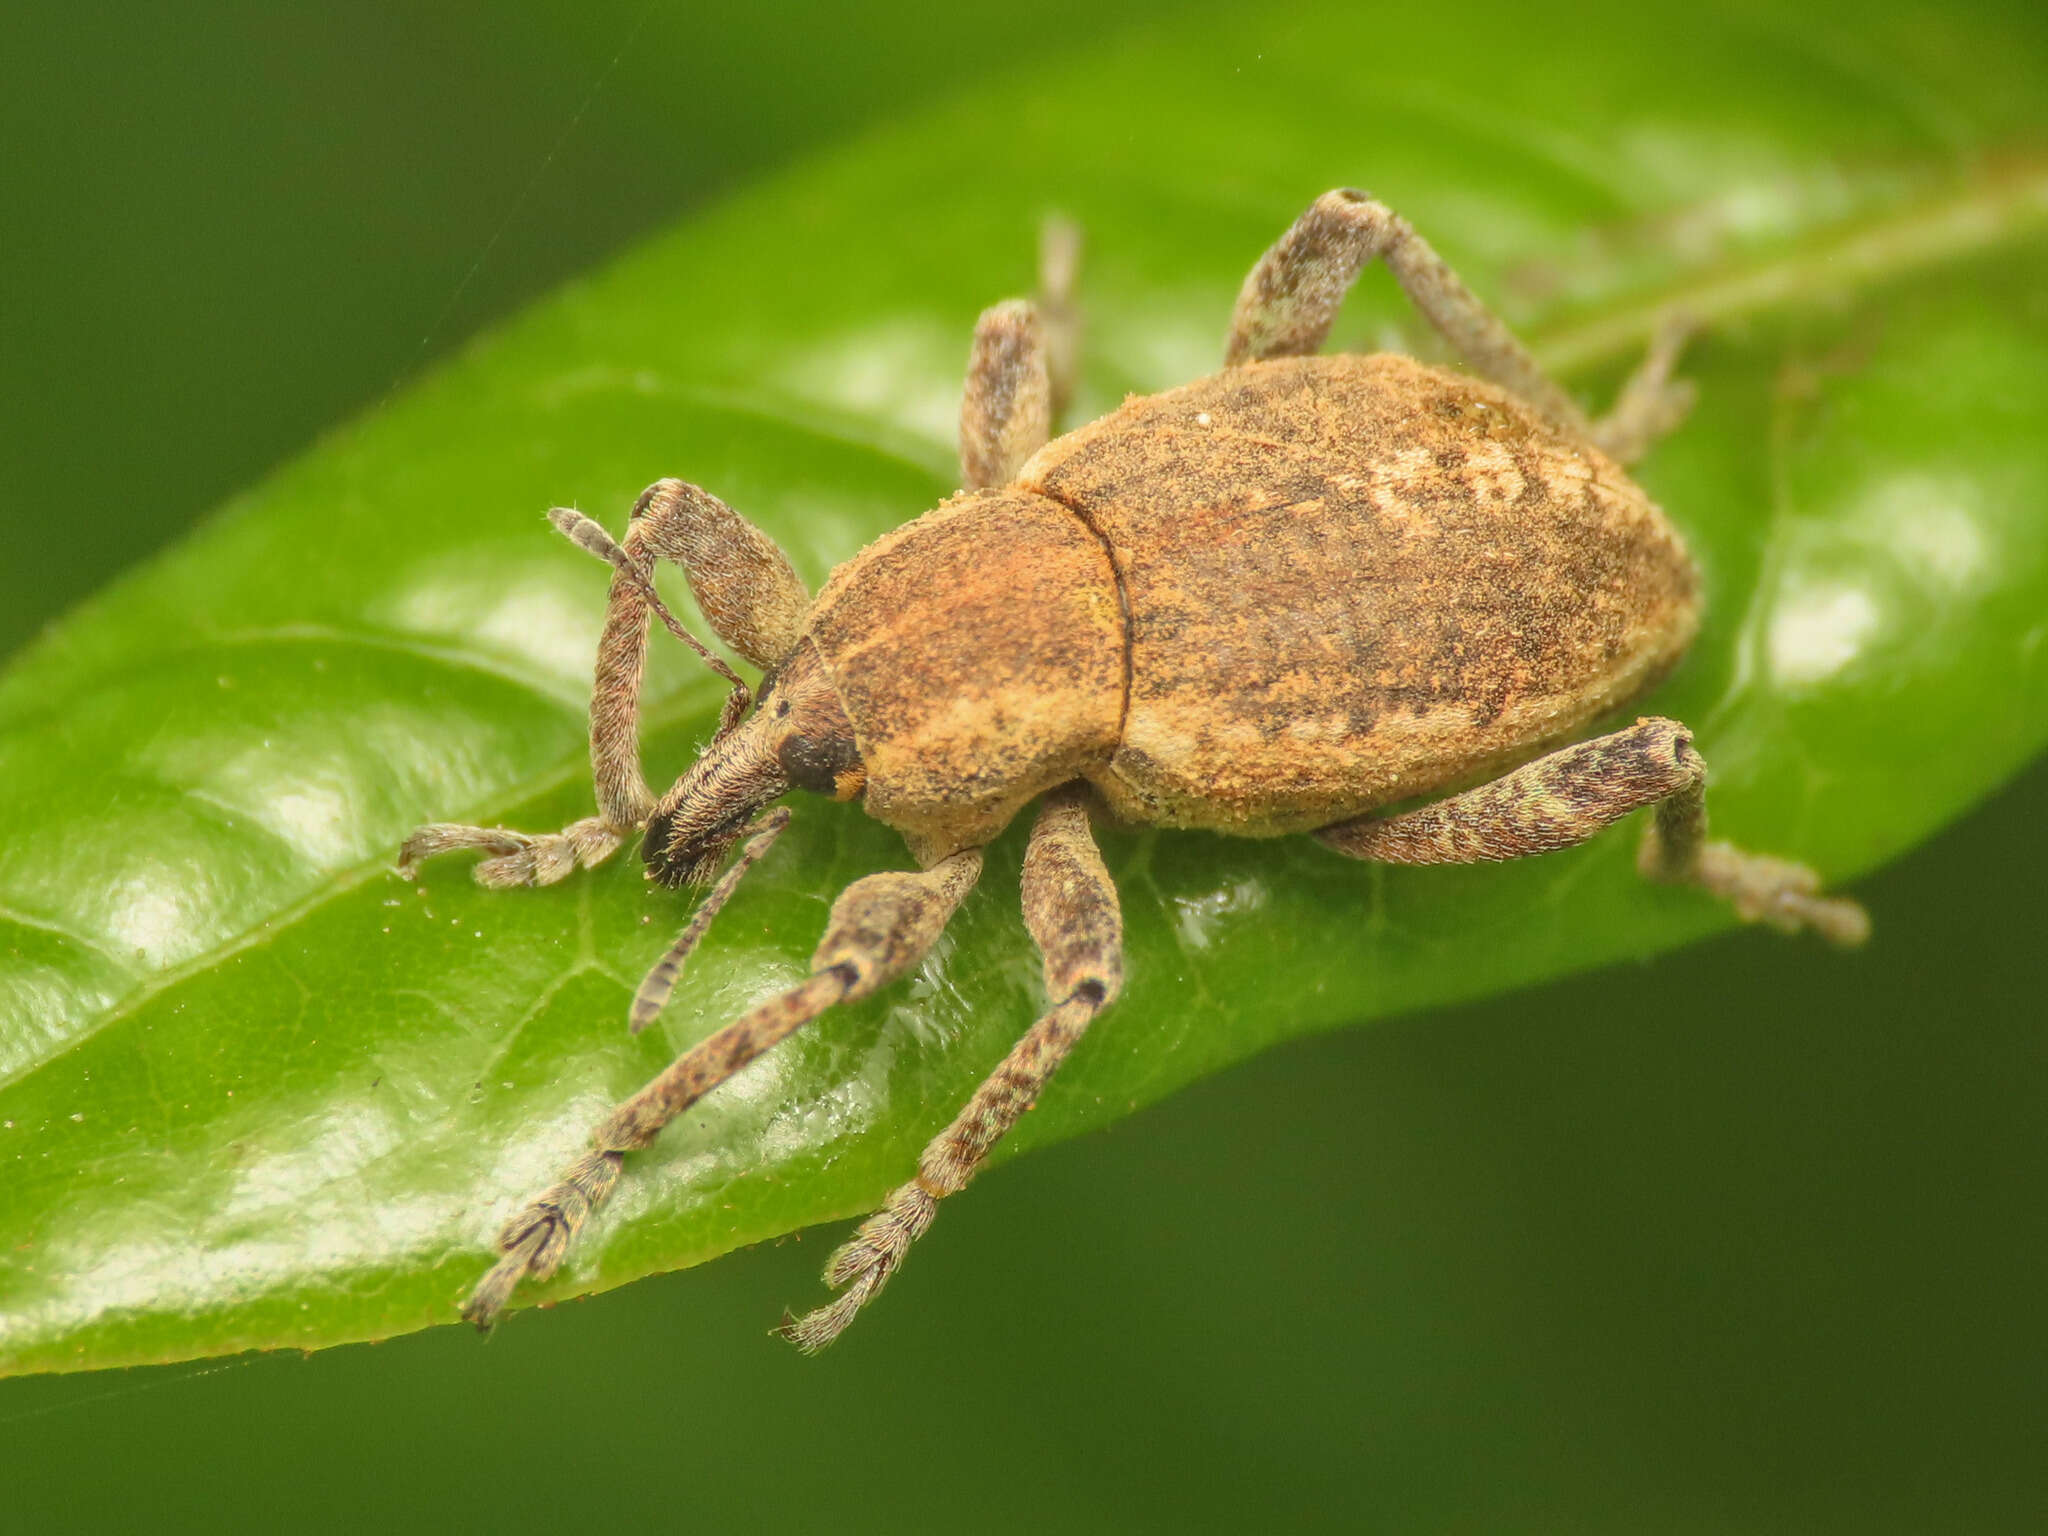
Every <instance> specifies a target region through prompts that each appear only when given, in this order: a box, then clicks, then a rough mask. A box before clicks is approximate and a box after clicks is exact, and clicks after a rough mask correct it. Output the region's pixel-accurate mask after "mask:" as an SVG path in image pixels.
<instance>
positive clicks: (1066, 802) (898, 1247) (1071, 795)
mask: <svg viewBox="0 0 2048 1536" xmlns="http://www.w3.org/2000/svg"><path fill="white" fill-rule="evenodd" d="M1087 804H1088V802H1087V798H1086V791H1085V790H1083V789H1082V788H1080V787H1079V786H1069V787H1067V788H1065V789H1061V790H1057V791H1055V792H1054V793H1053V794H1051V795H1050V796H1048V797H1047V798H1046V800H1045V802H1044V804H1043V805H1042V806H1041V807H1040V809H1039V813H1038V820H1037V822H1036V824H1035V825H1034V826H1033V827H1032V829H1031V843H1030V847H1029V849H1028V851H1027V852H1026V853H1025V855H1024V921H1025V923H1026V925H1027V926H1028V927H1029V928H1030V930H1031V936H1032V937H1033V938H1034V939H1036V940H1037V942H1038V947H1039V950H1040V952H1041V953H1042V954H1043V956H1044V958H1045V987H1046V992H1047V994H1048V995H1049V996H1051V997H1054V998H1057V999H1058V1001H1057V1002H1056V1003H1055V1004H1054V1005H1053V1007H1052V1008H1051V1010H1050V1011H1048V1012H1047V1013H1046V1014H1045V1015H1044V1016H1043V1017H1041V1018H1040V1019H1039V1020H1038V1022H1037V1023H1035V1024H1033V1025H1032V1026H1031V1028H1030V1029H1029V1030H1027V1031H1026V1032H1025V1034H1024V1036H1023V1038H1022V1039H1020V1040H1019V1041H1018V1042H1017V1044H1016V1045H1015V1046H1014V1047H1012V1048H1011V1050H1010V1054H1009V1055H1008V1056H1006V1057H1004V1058H1003V1062H1002V1065H1000V1066H999V1067H997V1068H996V1070H995V1071H994V1072H992V1073H991V1074H990V1075H989V1077H988V1080H987V1081H986V1082H984V1083H983V1084H982V1085H981V1086H980V1087H979V1088H978V1089H976V1090H975V1093H974V1097H973V1098H971V1099H969V1100H968V1101H967V1104H966V1107H965V1108H963V1109H962V1110H961V1111H960V1113H959V1114H958V1115H957V1116H955V1117H954V1119H953V1123H952V1124H951V1125H949V1126H947V1127H946V1129H945V1130H943V1131H941V1132H940V1133H939V1134H938V1135H937V1136H936V1137H934V1138H933V1139H932V1141H931V1143H930V1144H929V1145H928V1146H927V1147H926V1148H925V1150H924V1155H923V1156H922V1157H921V1158H919V1159H918V1172H917V1177H916V1178H914V1179H912V1180H911V1181H910V1182H909V1183H907V1184H905V1185H903V1186H901V1187H900V1188H898V1189H897V1190H896V1192H895V1193H894V1194H892V1195H890V1196H889V1200H888V1203H887V1204H886V1205H884V1206H883V1208H882V1209H881V1210H880V1211H878V1212H876V1213H875V1214H874V1215H873V1216H871V1217H869V1218H868V1219H867V1221H866V1222H864V1223H863V1224H862V1225H861V1227H860V1229H859V1231H857V1232H856V1233H855V1234H854V1235H853V1237H852V1239H851V1240H850V1241H848V1242H847V1243H846V1244H845V1245H844V1246H843V1247H841V1248H840V1249H839V1250H838V1251H837V1252H836V1253H834V1254H833V1255H832V1258H831V1260H830V1262H829V1263H828V1264H827V1265H826V1268H825V1283H826V1284H827V1285H828V1286H831V1287H832V1288H833V1289H835V1290H838V1291H840V1293H841V1294H840V1295H839V1297H838V1298H837V1299H836V1300H834V1301H832V1302H831V1303H830V1304H828V1305H826V1306H824V1307H820V1308H819V1309H818V1310H816V1311H814V1312H811V1313H808V1314H806V1315H805V1316H803V1317H800V1318H785V1319H784V1320H783V1324H782V1327H781V1329H780V1330H779V1332H780V1333H781V1334H782V1336H783V1337H784V1338H786V1339H788V1340H789V1341H790V1342H791V1343H793V1344H795V1345H796V1346H797V1348H799V1349H801V1350H803V1351H804V1353H806V1354H814V1353H816V1352H817V1351H818V1350H821V1349H823V1348H824V1347H825V1346H826V1345H827V1344H830V1343H831V1342H832V1341H833V1340H834V1339H836V1338H838V1337H839V1335H840V1334H841V1333H842V1332H843V1331H844V1330H845V1328H846V1325H847V1324H848V1323H850V1322H852V1321H853V1318H854V1315H855V1314H856V1313H857V1312H859V1311H860V1309H861V1308H862V1307H863V1306H865V1305H866V1304H867V1303H868V1302H869V1301H871V1300H873V1299H874V1297H875V1296H876V1294H877V1293H879V1292H880V1291H881V1289H882V1287H883V1286H884V1285H886V1284H887V1283H888V1281H889V1277H890V1276H891V1275H892V1274H894V1273H895V1272H896V1269H897V1267H898V1266H899V1265H901V1264H902V1262H903V1259H904V1256H905V1255H906V1254H907V1253H908V1252H909V1251H910V1246H911V1244H913V1243H914V1242H916V1241H917V1239H918V1238H920V1237H921V1236H923V1235H924V1232H925V1229H926V1228H928V1227H929V1226H930V1225H931V1223H932V1217H933V1216H934V1215H935V1214H936V1212H937V1210H938V1203H939V1201H940V1200H942V1199H944V1198H945V1197H946V1196H947V1195H951V1194H957V1193H958V1192H959V1191H961V1190H963V1189H965V1188H966V1187H967V1184H968V1181H969V1180H971V1179H972V1178H973V1177H974V1175H975V1173H976V1172H977V1171H978V1170H979V1169H980V1167H981V1165H982V1163H983V1162H984V1161H985V1160H986V1159H987V1157H988V1155H989V1153H990V1151H991V1150H992V1149H993V1148H994V1147H995V1145H996V1143H997V1142H998V1141H1000V1140H1001V1139H1002V1138H1003V1135H1004V1133H1005V1132H1007V1131H1008V1130H1009V1129H1010V1128H1011V1127H1012V1126H1014V1125H1015V1124H1016V1123H1017V1121H1018V1120H1019V1119H1020V1118H1021V1117H1022V1116H1023V1114H1024V1112H1025V1111H1026V1110H1028V1109H1029V1108H1030V1107H1031V1106H1032V1104H1033V1103H1034V1102H1036V1101H1037V1098H1038V1095H1039V1094H1040V1092H1042V1091H1043V1089H1044V1088H1045V1085H1046V1083H1047V1082H1048V1081H1049V1080H1050V1079H1051V1077H1052V1075H1053V1073H1054V1072H1055V1071H1056V1070H1058V1068H1059V1065H1060V1063H1061V1062H1063V1061H1064V1060H1066V1058H1067V1053H1068V1052H1069V1051H1071V1050H1072V1049H1073V1048H1074V1045H1075V1043H1076V1042H1077V1041H1079V1040H1080V1038H1081V1036H1082V1034H1083V1033H1084V1032H1085V1031H1086V1030H1087V1028H1088V1025H1089V1024H1090V1023H1091V1022H1092V1021H1093V1020H1094V1018H1095V1016H1096V1015H1097V1014H1098V1013H1100V1012H1101V1011H1102V1010H1103V1009H1104V1008H1106V1007H1108V1006H1109V1004H1110V1001H1111V1000H1112V999H1113V998H1115V996H1116V994H1117V991H1118V989H1119V988H1120V987H1121V986H1122V985H1123V916H1122V912H1121V909H1120V908H1119V906H1118V904H1117V895H1116V886H1115V885H1114V884H1113V883H1112V882H1111V880H1110V878H1109V872H1108V870H1107V869H1106V868H1104V866H1103V862H1102V855H1101V854H1100V853H1099V852H1097V850H1096V847H1095V839H1094V837H1093V836H1092V835H1091V834H1090V832H1089V828H1088V810H1087Z"/></svg>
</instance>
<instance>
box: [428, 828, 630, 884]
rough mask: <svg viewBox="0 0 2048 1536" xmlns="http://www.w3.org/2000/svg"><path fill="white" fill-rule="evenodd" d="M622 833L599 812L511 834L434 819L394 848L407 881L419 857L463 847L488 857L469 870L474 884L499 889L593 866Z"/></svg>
mask: <svg viewBox="0 0 2048 1536" xmlns="http://www.w3.org/2000/svg"><path fill="white" fill-rule="evenodd" d="M624 840H625V834H624V833H623V832H621V831H619V830H618V829H617V828H614V827H612V826H609V825H608V824H607V823H606V822H605V820H604V818H603V817H601V816H586V817H585V818H584V819H583V820H581V821H576V822H571V823H570V824H569V825H568V826H566V827H564V828H563V829H562V830H561V831H559V832H514V831H512V830H511V829H510V828H508V827H471V826H464V825H462V824H461V823H459V822H451V821H437V822H433V823H431V824H429V825H427V826H424V827H421V828H419V829H418V830H417V831H415V832H414V833H413V834H412V836H410V837H408V838H407V839H406V840H405V842H404V844H403V845H402V846H401V847H400V848H399V850H398V872H399V874H401V875H403V876H404V877H405V878H406V879H408V880H410V879H412V877H413V876H414V875H415V874H417V873H418V872H419V866H420V861H421V860H422V859H431V858H433V857H434V856H435V855H436V854H441V853H451V852H454V851H455V850H457V849H462V848H478V849H481V850H483V851H484V852H485V853H488V854H490V855H491V857H489V858H487V859H484V860H483V861H481V862H480V863H479V864H478V865H477V866H476V869H475V871H474V874H475V876H476V881H477V884H479V885H487V886H490V887H491V888H492V889H494V890H503V889H506V888H508V887H510V886H515V885H553V884H554V883H555V882H556V881H558V880H561V879H564V878H565V877H567V876H568V874H569V873H570V872H571V871H572V870H574V869H576V868H577V867H578V866H579V865H580V866H582V867H583V868H585V869H593V868H595V867H596V866H597V865H599V864H602V863H603V862H604V861H605V860H606V859H608V858H610V857H611V856H612V854H613V853H614V852H616V851H617V849H618V846H619V844H620V843H621V842H623V841H624Z"/></svg>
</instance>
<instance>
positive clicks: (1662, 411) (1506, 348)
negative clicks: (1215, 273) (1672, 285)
mask: <svg viewBox="0 0 2048 1536" xmlns="http://www.w3.org/2000/svg"><path fill="white" fill-rule="evenodd" d="M1375 257H1378V258H1380V259H1381V260H1383V261H1385V262H1386V264H1387V266H1388V268H1389V269H1390V270H1391V271H1392V272H1393V274H1394V276H1395V278H1396V279H1397V280H1398V281H1399V282H1400V284H1401V288H1402V290H1403V291H1404V292H1405V293H1406V294H1407V295H1408V298H1409V301H1410V302H1411V303H1413V304H1414V305H1415V307H1416V308H1417V309H1419V310H1420V311H1421V312H1422V315H1423V318H1425V319H1426V320H1428V321H1429V323H1430V324H1431V325H1432V326H1434V327H1435V328H1436V330H1437V331H1438V332H1439V333H1440V334H1441V335H1442V336H1443V337H1444V338H1445V339H1446V340H1447V341H1449V342H1450V343H1451V345H1452V346H1454V347H1456V348H1457V350H1458V352H1459V354H1460V355H1461V356H1463V358H1464V359H1465V361H1466V362H1467V363H1469V364H1470V365H1471V366H1472V368H1473V369H1475V370H1476V371H1477V372H1478V373H1479V374H1481V375H1482V376H1483V377H1485V378H1488V379H1491V380H1492V381H1493V382H1494V383H1496V384H1498V385H1500V386H1501V387H1502V388H1504V389H1506V390H1508V391H1510V392H1511V393H1513V394H1515V395H1517V396H1519V397H1520V398H1521V399H1522V400H1524V401H1526V402H1527V403H1528V404H1529V405H1531V406H1533V407H1535V409H1536V410H1538V411H1540V412H1541V413H1542V414H1543V415H1545V416H1548V417H1549V418H1550V419H1551V420H1552V421H1554V422H1556V423H1557V424H1558V425H1559V426H1562V427H1566V428H1568V429H1570V430H1572V431H1574V432H1577V433H1579V434H1581V435H1582V436H1585V437H1587V438H1588V439H1590V440H1591V441H1592V442H1594V443H1595V444H1596V446H1598V447H1600V448H1602V449H1606V450H1607V451H1610V452H1613V453H1615V456H1616V457H1618V458H1621V459H1622V460H1624V462H1625V461H1626V460H1627V459H1629V458H1632V457H1635V456H1636V455H1638V454H1640V453H1641V452H1642V451H1643V449H1644V448H1646V447H1647V446H1648V444H1649V442H1650V441H1651V440H1652V439H1653V438H1654V437H1656V436H1657V435H1658V434H1659V433H1660V432H1663V431H1666V430H1668V429H1669V428H1670V427H1672V426H1674V425H1676V423H1677V421H1678V419H1679V418H1680V417H1681V416H1683V415H1684V413H1685V409H1686V407H1687V406H1688V405H1689V404H1690V403H1691V398H1692V397H1691V394H1690V392H1689V390H1688V389H1687V387H1686V386H1685V385H1683V384H1680V383H1673V382H1672V381H1671V379H1670V372H1671V366H1672V364H1673V363H1674V362H1675V361H1676V360H1677V356H1678V352H1679V349H1680V347H1681V346H1682V345H1683V342H1684V328H1683V326H1682V325H1667V326H1666V328H1665V330H1664V332H1662V333H1660V336H1659V339H1658V341H1657V342H1656V343H1654V344H1653V345H1652V347H1651V351H1650V355H1649V357H1648V358H1647V359H1646V360H1645V363H1644V366H1643V367H1642V368H1641V369H1639V370H1638V371H1637V374H1636V377H1635V378H1634V379H1632V380H1631V381H1630V383H1629V385H1628V386H1627V387H1626V388H1624V390H1623V391H1622V398H1621V401H1620V403H1619V404H1618V405H1617V406H1616V408H1615V410H1614V412H1613V414H1612V415H1610V416H1609V417H1607V418H1604V419H1603V420H1602V421H1601V422H1599V423H1598V424H1595V423H1593V422H1591V421H1588V420H1587V418H1586V413H1585V412H1584V411H1583V410H1581V409H1580V408H1579V404H1578V402H1577V401H1576V400H1574V399H1572V397H1571V396H1570V395H1569V394H1568V393H1566V392H1565V390H1564V388H1563V387H1562V386H1561V385H1559V384H1558V383H1557V381H1556V380H1554V379H1552V378H1551V377H1550V375H1549V374H1547V373H1545V372H1544V371H1543V368H1542V366H1541V365H1540V364H1539V363H1538V362H1537V361H1536V359H1535V358H1534V357H1533V356H1531V355H1530V352H1529V349H1528V348H1527V347H1525V346H1523V345H1522V343H1521V342H1520V341H1519V340H1518V339H1517V338H1516V336H1515V333H1514V332H1513V331H1511V330H1509V329H1508V326H1507V322H1506V321H1504V320H1502V319H1501V318H1500V317H1499V316H1498V315H1496V314H1495V313H1494V312H1493V311H1492V310H1490V309H1488V308H1487V307H1486V305H1485V304H1483V303H1481V302H1480V300H1479V297H1478V295H1476V294H1474V293H1473V292H1472V290H1471V289H1470V288H1468V287H1466V286H1465V284H1464V282H1463V280H1461V279H1460V278H1459V276H1458V274H1457V273H1455V272H1453V271H1452V270H1451V268H1450V266H1449V265H1448V264H1447V263H1446V262H1445V261H1444V259H1443V258H1442V257H1441V256H1439V255H1437V253H1436V251H1435V250H1434V249H1433V248H1432V247H1431V246H1430V244H1429V242H1428V241H1427V240H1424V239H1423V238H1422V236H1420V235H1418V234H1417V233H1416V232H1415V229H1414V227H1413V226H1412V225H1411V224H1409V222H1408V221H1407V220H1406V219H1404V218H1402V217H1401V216H1400V215H1399V214H1398V213H1396V212H1394V210H1393V209H1391V208H1389V207H1388V206H1387V205H1386V204H1385V203H1382V202H1380V201H1379V200H1378V199H1376V198H1372V197H1368V196H1367V195H1366V194H1365V193H1363V192H1359V191H1355V190H1353V189H1351V188H1349V187H1341V188H1339V189H1337V190H1336V191H1333V192H1325V193H1324V194H1323V195H1322V196H1321V197H1319V198H1317V199H1316V200H1315V201H1314V202H1313V203H1311V204H1310V205H1309V208H1308V211H1307V212H1305V213H1304V214H1302V216H1301V217H1300V218H1298V219H1296V220H1295V221H1294V223H1293V225H1292V226H1291V227H1290V228H1289V229H1288V231H1287V233H1286V234H1284V235H1282V236H1281V237H1280V238H1279V240H1278V241H1276V242H1275V243H1274V245H1273V246H1272V248H1271V249H1270V250H1268V251H1267V252H1266V254H1265V255H1263V256H1261V257H1260V258H1259V260H1258V262H1257V264H1256V265H1254V266H1253V268H1252V270H1251V272H1250V273H1249V274H1248V275H1247V276H1246V278H1245V280H1244V287H1243V288H1242V289H1241V290H1240V291H1239V293H1238V296H1237V308H1236V310H1235V312H1234V313H1233V314H1232V316H1231V321H1230V336H1229V339H1228V341H1227V342H1226V344H1225V347H1224V363H1225V365H1226V366H1234V365H1236V364H1238V363H1244V362H1251V361H1253V360H1255V359H1258V358H1267V357H1301V356H1306V355H1307V354H1309V353H1311V352H1314V351H1316V350H1317V349H1319V348H1320V347H1321V346H1322V344H1323V342H1324V341H1325V340H1326V339H1327V338H1328V336H1329V334H1330V326H1331V324H1332V323H1333V322H1334V321H1335V320H1336V318H1337V310H1338V307H1339V306H1340V305H1341V304H1342V303H1343V302H1344V296H1345V295H1346V294H1347V293H1349V292H1350V291H1351V285H1352V284H1353V283H1354V282H1356V281H1357V280H1358V274H1359V273H1360V272H1362V271H1363V270H1364V269H1365V264H1366V263H1367V262H1369V261H1371V260H1373V259H1374V258H1375Z"/></svg>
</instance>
